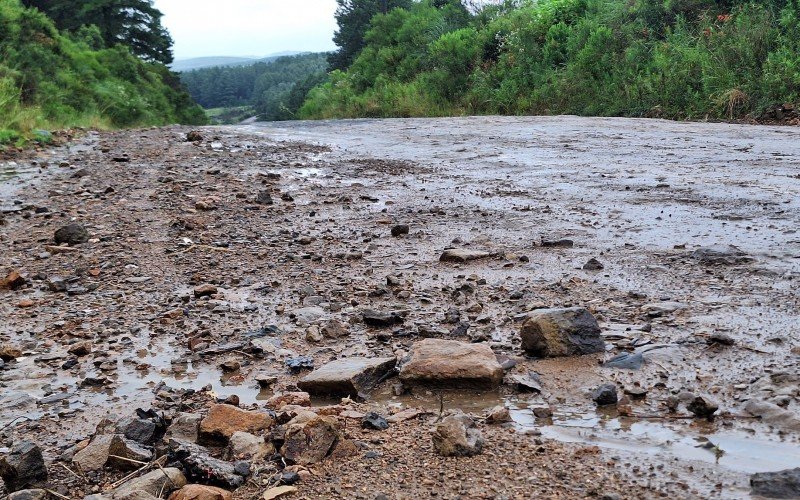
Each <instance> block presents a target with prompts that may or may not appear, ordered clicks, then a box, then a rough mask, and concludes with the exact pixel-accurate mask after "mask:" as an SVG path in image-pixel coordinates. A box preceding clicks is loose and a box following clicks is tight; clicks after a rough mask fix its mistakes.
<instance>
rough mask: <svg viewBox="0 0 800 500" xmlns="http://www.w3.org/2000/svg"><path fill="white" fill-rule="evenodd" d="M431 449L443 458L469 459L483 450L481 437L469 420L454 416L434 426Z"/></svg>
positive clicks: (463, 416)
mask: <svg viewBox="0 0 800 500" xmlns="http://www.w3.org/2000/svg"><path fill="white" fill-rule="evenodd" d="M433 448H434V449H435V450H436V451H437V452H438V453H439V454H440V455H442V456H445V457H471V456H473V455H478V454H480V452H481V451H482V450H483V436H482V435H481V431H480V430H479V429H477V428H476V427H475V422H473V421H472V419H471V418H469V417H468V416H466V415H463V414H462V415H454V416H450V417H446V418H445V419H444V420H442V421H441V422H439V423H438V424H437V425H436V428H435V429H434V432H433Z"/></svg>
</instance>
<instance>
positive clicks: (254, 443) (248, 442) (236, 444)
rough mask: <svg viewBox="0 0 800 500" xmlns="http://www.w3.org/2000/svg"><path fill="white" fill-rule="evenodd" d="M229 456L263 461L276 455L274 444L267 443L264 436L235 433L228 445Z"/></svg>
mask: <svg viewBox="0 0 800 500" xmlns="http://www.w3.org/2000/svg"><path fill="white" fill-rule="evenodd" d="M227 451H228V456H230V457H234V458H240V459H241V458H248V459H250V458H252V459H261V458H264V457H266V456H269V455H272V454H273V453H275V447H274V446H273V445H272V443H267V442H266V440H265V439H264V437H263V436H255V435H253V434H250V433H249V432H234V433H233V435H232V436H231V438H230V440H229V443H228V450H227Z"/></svg>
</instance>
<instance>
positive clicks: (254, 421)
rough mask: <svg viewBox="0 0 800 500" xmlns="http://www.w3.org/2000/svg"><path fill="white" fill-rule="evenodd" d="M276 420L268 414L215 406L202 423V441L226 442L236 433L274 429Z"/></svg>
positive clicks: (223, 405) (225, 405)
mask: <svg viewBox="0 0 800 500" xmlns="http://www.w3.org/2000/svg"><path fill="white" fill-rule="evenodd" d="M273 423H274V419H273V418H272V417H271V416H270V415H268V414H267V413H261V412H251V411H246V410H240V409H239V408H236V407H234V406H231V405H227V404H219V405H214V406H212V407H211V410H209V412H208V415H207V416H206V418H204V419H203V420H202V421H201V422H200V434H199V437H200V440H201V441H203V442H211V443H213V442H219V441H225V442H227V440H228V439H230V437H231V436H232V435H233V433H234V432H237V431H242V432H249V433H251V434H255V433H257V432H259V431H263V430H265V429H269V428H270V427H272V424H273Z"/></svg>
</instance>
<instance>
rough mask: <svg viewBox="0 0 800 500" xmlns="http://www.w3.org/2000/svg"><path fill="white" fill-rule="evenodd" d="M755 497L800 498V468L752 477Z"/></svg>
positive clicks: (751, 485) (762, 473) (763, 473)
mask: <svg viewBox="0 0 800 500" xmlns="http://www.w3.org/2000/svg"><path fill="white" fill-rule="evenodd" d="M750 488H752V493H753V495H759V496H762V497H767V498H800V468H797V469H789V470H783V471H780V472H760V473H758V474H753V475H752V476H750Z"/></svg>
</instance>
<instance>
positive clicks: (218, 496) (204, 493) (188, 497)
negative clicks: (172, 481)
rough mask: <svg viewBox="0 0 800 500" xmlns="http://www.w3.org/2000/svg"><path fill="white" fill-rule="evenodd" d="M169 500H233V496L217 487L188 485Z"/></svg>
mask: <svg viewBox="0 0 800 500" xmlns="http://www.w3.org/2000/svg"><path fill="white" fill-rule="evenodd" d="M169 500H233V494H232V493H231V492H230V491H228V490H223V489H222V488H217V487H215V486H205V485H201V484H187V485H186V486H184V487H183V488H181V489H180V490H178V491H176V492H174V493H173V494H172V495H170V496H169Z"/></svg>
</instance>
